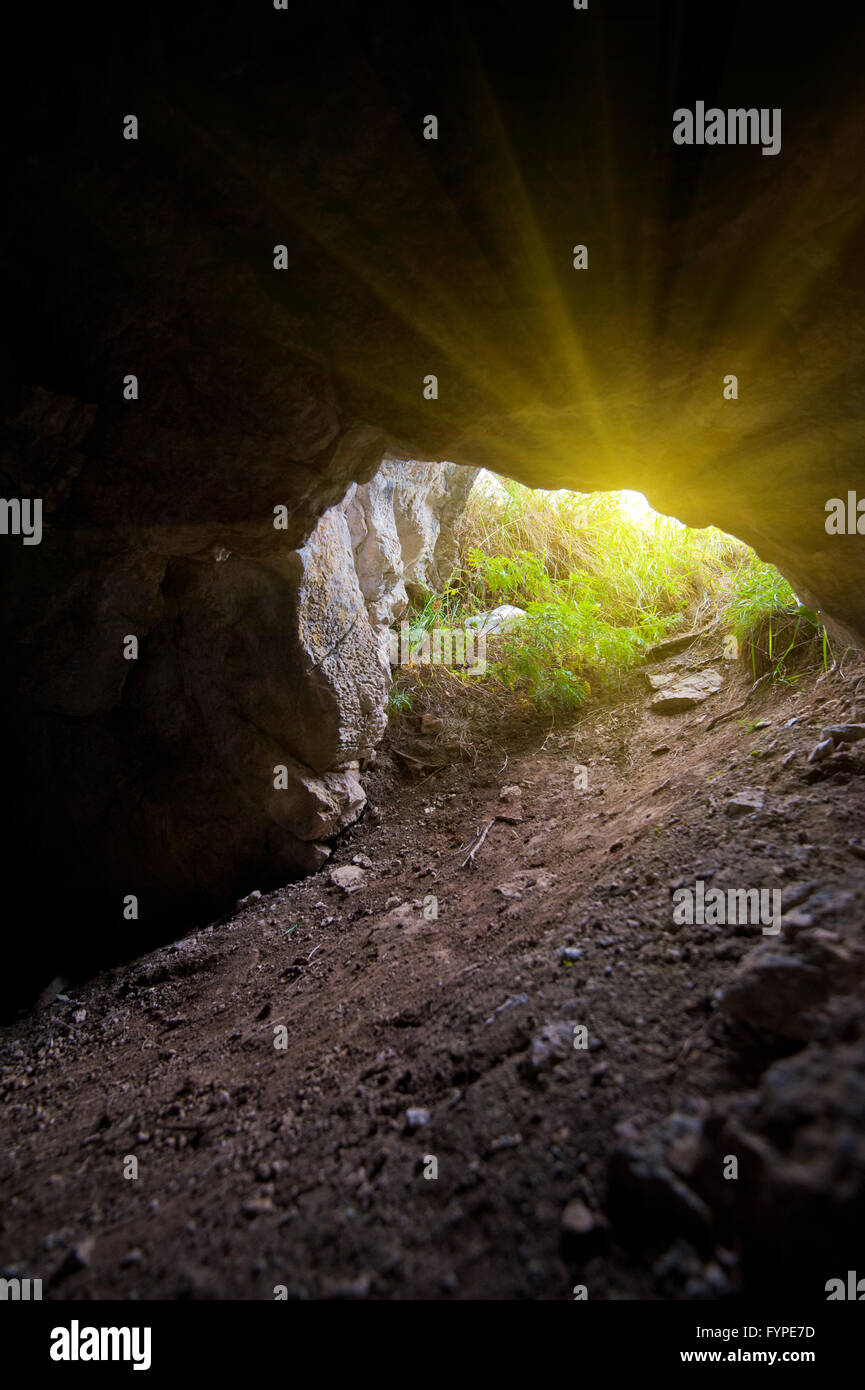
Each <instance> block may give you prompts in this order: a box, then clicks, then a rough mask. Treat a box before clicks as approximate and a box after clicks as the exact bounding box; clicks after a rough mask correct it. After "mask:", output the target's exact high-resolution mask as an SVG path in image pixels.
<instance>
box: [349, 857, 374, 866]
mask: <svg viewBox="0 0 865 1390" xmlns="http://www.w3.org/2000/svg"><path fill="white" fill-rule="evenodd" d="M351 862H352V864H357V865H358V866H359V867H360V868H361V869H371V868H372V860H371V859H370V857H369V855H368V854H356V855H355V856H354V858H353V859H352V861H351Z"/></svg>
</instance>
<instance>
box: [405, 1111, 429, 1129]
mask: <svg viewBox="0 0 865 1390" xmlns="http://www.w3.org/2000/svg"><path fill="white" fill-rule="evenodd" d="M405 1122H406V1124H407V1125H408V1128H409V1129H423V1127H424V1125H428V1124H429V1122H430V1113H429V1111H428V1110H424V1109H423V1107H422V1106H412V1107H411V1109H409V1110H407V1111H406V1112H405Z"/></svg>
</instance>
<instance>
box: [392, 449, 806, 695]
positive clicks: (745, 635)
mask: <svg viewBox="0 0 865 1390" xmlns="http://www.w3.org/2000/svg"><path fill="white" fill-rule="evenodd" d="M457 540H458V546H459V551H458V560H457V564H456V566H455V569H454V571H453V573H452V575H451V576H450V578H449V580H448V583H447V584H446V586H445V588H444V590H443V592H442V593H440V594H428V595H427V597H426V600H425V602H424V604H423V606H422V607H419V608H417V609H416V610H415V611H414V612H413V613H412V614H411V615H410V617H409V624H410V627H409V633H410V640H411V643H412V645H414V644H415V643H419V642H420V640H421V638H422V637H423V634H424V633H425V632H426V631H428V630H429V629H431V628H433V627H450V628H455V627H458V626H462V625H463V624H464V622H465V620H466V618H467V617H469V616H471V615H472V614H474V613H478V612H482V611H484V610H488V609H490V608H494V607H496V606H497V605H499V604H502V603H511V604H515V605H516V606H517V607H520V608H523V609H525V611H526V613H527V614H528V616H527V618H526V620H525V621H524V622H523V623H521V624H520V625H519V626H518V627H517V628H515V629H514V630H513V631H512V632H511V633H510V634H508V635H507V636H506V637H504V638H503V639H502V640H501V643H500V646H499V647H498V648H497V651H496V660H495V661H494V662H492V663H491V664H490V667H489V671H490V675H491V676H493V677H494V678H495V679H496V680H498V681H499V682H501V683H502V684H503V685H505V686H506V687H507V688H509V689H510V690H512V691H514V692H517V693H518V694H520V695H522V696H524V697H526V698H527V699H529V700H530V701H531V702H532V703H533V704H534V705H535V706H537V707H538V708H539V709H541V710H543V711H572V710H574V709H576V708H578V707H579V706H580V705H581V704H583V703H584V702H585V701H586V700H587V699H588V698H589V696H590V695H591V694H593V693H594V692H595V691H599V690H606V691H610V690H615V689H617V688H618V687H620V686H621V684H622V682H623V680H624V678H625V676H626V675H627V673H628V672H629V671H630V670H631V668H632V667H633V666H634V665H635V664H636V663H637V662H639V661H640V659H641V658H642V657H643V655H644V654H645V652H646V650H647V648H648V647H650V646H651V645H652V644H653V643H654V642H657V641H658V639H659V638H661V637H663V636H665V635H666V634H668V633H670V632H675V631H676V630H682V631H685V630H689V629H692V628H694V627H706V626H717V627H719V628H721V630H722V631H723V632H725V633H732V634H733V635H734V636H735V637H736V639H737V641H738V642H739V643H740V647H742V648H743V649H744V653H745V655H746V659H749V660H750V661H751V664H752V667H753V670H754V673H755V678H756V673H757V665H758V654H759V664H761V665H765V662H766V661H767V660H768V662H769V667H770V669H772V671H773V675H774V678H775V679H778V680H795V679H796V678H797V677H796V675H795V674H794V673H792V671H791V669H790V667H791V664H792V663H791V658H792V656H793V654H794V653H796V652H798V651H799V650H800V649H801V648H802V647H803V646H807V645H808V644H809V643H812V642H813V639H814V638H815V636H816V635H819V634H822V640H823V660H824V664H825V662H826V660H827V656H828V650H829V648H828V639H827V638H826V636H825V629H823V628H822V625H821V623H820V619H819V616H818V615H817V614H815V613H813V612H811V610H808V609H806V608H804V607H803V606H802V605H801V604H799V602H798V600H797V599H796V596H795V594H794V593H793V590H792V589H791V588H790V585H789V584H788V583H787V581H786V580H785V579H784V578H783V576H782V575H781V574H780V573H779V572H778V570H776V569H775V568H774V566H772V565H769V564H765V563H763V562H762V561H761V560H759V559H758V557H757V556H756V555H755V554H754V552H753V551H752V550H750V549H749V547H748V546H746V545H744V544H743V543H742V542H741V541H738V540H736V539H734V538H733V537H731V536H728V535H726V534H725V533H724V532H722V531H719V530H717V529H716V528H715V527H707V528H705V529H702V530H694V529H690V528H687V527H684V526H681V525H679V524H678V523H677V522H675V521H674V520H673V519H672V518H669V517H663V516H658V515H655V514H653V513H650V514H649V515H648V516H647V517H646V518H645V519H640V518H636V519H635V518H634V516H633V515H631V514H630V513H629V511H628V509H627V507H626V505H625V499H624V497H623V495H622V494H621V493H593V494H584V493H575V492H565V491H560V492H543V491H533V490H532V489H530V488H527V487H524V486H523V485H522V484H521V483H517V482H514V481H513V480H511V479H505V478H498V479H492V478H491V477H490V476H489V475H486V476H485V475H482V481H481V482H480V483H479V485H478V486H476V487H475V488H474V489H473V491H472V493H471V495H470V497H469V501H468V505H467V507H466V510H465V512H464V514H463V516H462V518H461V520H460V522H459V524H458V530H457ZM764 647H765V648H766V651H764V650H763V649H764ZM470 679H471V678H470ZM390 707H391V709H392V711H394V712H397V711H398V710H400V709H405V708H407V707H410V705H409V706H406V705H405V704H404V703H400V702H399V698H397V699H395V700H392V701H391V706H390Z"/></svg>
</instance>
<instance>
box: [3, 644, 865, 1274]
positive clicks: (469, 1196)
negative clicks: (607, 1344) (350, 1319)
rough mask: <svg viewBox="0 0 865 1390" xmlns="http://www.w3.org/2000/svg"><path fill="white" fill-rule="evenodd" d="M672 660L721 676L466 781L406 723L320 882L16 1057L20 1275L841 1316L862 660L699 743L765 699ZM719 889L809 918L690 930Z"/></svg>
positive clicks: (853, 1212)
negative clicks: (349, 871) (847, 736)
mask: <svg viewBox="0 0 865 1390" xmlns="http://www.w3.org/2000/svg"><path fill="white" fill-rule="evenodd" d="M682 665H684V666H686V667H688V668H689V669H693V668H695V667H701V666H702V667H703V668H704V669H709V668H711V669H713V670H717V671H718V672H720V674H721V676H722V678H723V685H722V688H721V689H720V691H719V692H718V693H717V694H715V695H712V696H711V697H710V698H709V699H708V700H706V701H705V702H704V703H701V704H699V705H698V706H696V707H695V708H693V709H691V710H688V711H686V712H683V713H678V714H672V715H669V714H668V715H661V714H656V713H652V712H650V710H649V700H650V697H651V691H650V690H649V686H648V683H647V681H646V675H645V672H641V673H639V674H638V676H637V677H636V678H635V680H634V682H633V684H632V687H631V689H630V690H629V692H628V694H627V696H626V697H625V698H624V699H623V700H622V702H621V703H619V704H617V705H614V706H610V705H604V706H603V707H597V708H592V707H591V706H589V707H587V708H586V709H585V710H584V711H583V712H582V713H581V714H579V715H578V716H576V717H575V718H574V720H573V723H572V724H571V725H570V726H560V727H558V728H555V729H553V730H549V727H548V726H544V727H541V726H539V725H537V724H532V725H529V726H528V727H526V726H525V725H523V726H522V728H521V729H520V730H519V731H518V732H514V730H513V729H511V728H510V727H509V726H506V725H505V724H504V723H503V724H502V726H501V728H500V729H497V728H489V729H487V730H486V731H485V732H486V735H487V739H488V745H489V748H490V749H491V751H488V752H487V753H486V754H485V755H484V756H481V757H479V758H478V760H477V762H476V763H473V762H472V761H471V760H468V761H467V760H465V759H455V760H453V761H450V760H449V759H450V752H449V743H448V739H449V732H448V720H447V716H446V714H445V716H444V723H443V728H442V729H441V730H440V731H438V732H433V733H431V734H427V735H422V734H421V733H420V730H419V720H418V712H419V711H418V709H417V707H416V709H415V712H414V713H412V714H404V715H402V716H400V717H399V718H398V719H397V720H395V721H394V722H393V725H392V729H391V732H390V734H389V736H388V740H387V742H386V744H385V746H384V747H383V749H382V750H380V752H379V754H378V757H377V760H376V762H375V764H374V766H373V767H372V768H371V769H369V770H368V772H367V773H366V774H365V781H366V783H367V787H368V791H369V795H370V798H371V804H370V806H369V807H368V808H367V810H366V812H365V813H364V815H363V818H362V819H361V820H360V821H359V823H358V824H357V825H356V826H355V827H353V829H352V830H351V831H349V832H348V833H346V834H345V835H343V836H342V838H341V839H340V840H339V842H338V843H337V844H336V846H335V848H334V853H333V857H332V860H331V861H330V863H329V864H328V865H327V867H326V868H325V869H324V870H322V871H321V872H320V873H319V874H317V875H316V876H315V877H313V878H310V879H307V880H305V881H303V882H300V883H297V884H294V885H289V886H287V887H285V888H283V889H280V890H279V891H277V892H275V893H271V894H267V895H265V896H263V897H260V898H257V899H254V900H253V901H252V902H250V903H249V904H248V905H247V906H246V907H244V908H242V909H241V910H239V911H238V913H237V915H236V916H234V917H232V918H229V919H226V920H223V921H221V922H219V923H216V924H214V925H212V926H209V927H207V928H206V929H205V930H202V931H198V932H196V933H195V934H193V935H190V936H189V937H187V938H186V939H184V940H180V941H178V942H176V944H174V945H171V946H168V947H167V948H164V949H161V950H157V951H154V952H153V953H151V954H149V955H147V956H146V957H143V958H141V959H138V960H136V961H134V962H132V963H130V964H128V965H125V966H123V967H122V968H118V969H114V970H112V971H109V972H106V973H105V974H104V975H102V976H100V977H98V978H96V979H94V980H91V981H89V982H87V983H83V984H77V985H75V986H68V985H67V986H66V987H65V988H64V987H63V986H62V985H58V986H57V987H58V988H59V989H60V993H58V994H56V997H54V998H53V999H51V1000H49V999H47V998H46V999H43V1002H42V1005H41V1006H40V1008H39V1010H38V1011H37V1012H35V1013H34V1014H32V1015H31V1016H29V1017H28V1018H26V1019H24V1020H21V1021H19V1022H18V1023H16V1024H14V1025H11V1026H8V1027H6V1028H4V1029H3V1030H2V1031H0V1062H2V1072H0V1090H2V1101H3V1111H2V1115H3V1139H2V1154H0V1187H2V1192H3V1194H4V1201H3V1207H2V1220H0V1264H2V1266H3V1267H4V1268H3V1273H4V1275H6V1276H11V1275H13V1274H16V1273H17V1274H20V1275H22V1276H25V1277H26V1276H29V1277H31V1278H37V1277H41V1278H42V1279H43V1280H44V1281H45V1283H46V1289H45V1296H46V1297H49V1298H54V1299H65V1298H69V1299H79V1298H83V1299H93V1298H126V1299H177V1298H195V1299H206V1298H243V1299H273V1298H274V1297H275V1296H283V1295H284V1296H287V1297H289V1298H375V1299H401V1298H423V1299H441V1298H445V1299H448V1298H449V1299H477V1298H487V1299H489V1298H492V1299H505V1298H531V1299H572V1298H573V1297H574V1296H575V1293H574V1289H575V1287H577V1288H578V1289H579V1286H585V1289H586V1292H587V1295H588V1297H590V1298H596V1299H622V1298H641V1299H645V1298H648V1299H659V1298H661V1299H664V1298H673V1299H682V1298H687V1299H691V1298H709V1299H712V1298H726V1297H735V1296H736V1295H737V1294H740V1293H743V1294H745V1295H748V1296H751V1297H757V1298H760V1297H765V1298H766V1299H772V1298H775V1297H777V1294H778V1293H779V1292H782V1291H785V1290H789V1289H792V1288H795V1289H796V1290H797V1291H798V1292H799V1293H800V1294H801V1295H802V1296H804V1297H805V1298H807V1299H810V1298H814V1299H823V1298H825V1294H824V1292H823V1289H824V1285H825V1282H826V1280H827V1279H829V1278H831V1277H834V1276H838V1275H840V1276H844V1275H845V1274H846V1271H847V1269H848V1268H856V1265H855V1263H853V1264H850V1263H848V1257H849V1258H854V1259H855V1240H853V1237H854V1236H855V1235H856V1231H855V1223H856V1222H857V1221H858V1222H859V1223H860V1227H859V1228H860V1230H861V1220H862V1216H863V1212H865V1137H863V1136H865V1010H863V1005H862V1002H861V999H862V978H863V973H865V936H863V924H865V776H863V774H865V742H861V743H860V742H844V741H840V742H837V743H832V744H830V746H829V748H828V749H824V750H823V755H822V756H818V757H817V758H815V759H814V761H810V762H809V755H810V754H811V752H812V750H813V749H814V747H815V745H816V744H818V742H820V741H821V731H822V730H823V729H824V728H826V726H828V725H842V724H845V723H855V722H856V721H857V720H858V718H859V717H860V715H863V714H865V699H863V700H862V702H861V705H860V708H859V709H857V706H856V693H855V692H856V688H857V682H858V681H859V679H860V678H861V677H862V674H863V667H862V665H861V663H860V665H859V666H858V667H856V668H855V669H854V667H852V666H851V667H850V668H846V667H845V668H844V670H843V672H842V671H836V672H834V673H832V674H830V675H829V676H827V677H825V678H824V679H823V680H822V681H819V682H818V681H817V675H816V674H811V675H809V676H808V677H806V678H803V679H802V680H801V681H800V682H799V683H798V684H797V685H795V686H789V685H787V686H772V684H771V683H770V682H766V683H764V685H763V686H761V687H760V688H759V689H758V690H757V691H756V692H754V693H753V695H752V696H751V698H750V700H749V701H748V702H747V704H746V705H745V707H744V709H743V710H741V711H738V712H736V713H735V714H732V715H731V716H730V717H729V718H726V719H724V720H722V721H721V722H720V723H718V724H717V725H715V726H714V727H712V728H709V725H710V722H711V721H712V719H713V718H714V717H715V716H716V715H718V714H720V713H722V712H723V711H724V710H727V709H730V708H732V707H733V706H735V705H738V704H739V703H740V702H742V701H744V700H745V697H746V696H747V695H748V692H749V690H750V689H751V680H750V676H749V673H748V672H747V671H746V670H745V668H744V666H743V664H741V663H738V664H736V663H731V662H724V661H723V660H722V659H720V656H719V654H718V651H717V650H716V649H714V648H710V649H706V648H700V647H698V648H696V649H692V650H691V651H689V652H686V653H684V654H683V655H682V656H675V657H672V658H670V659H668V660H667V661H666V662H665V663H661V664H656V665H655V666H653V667H651V668H649V667H647V668H646V671H649V670H651V671H653V672H658V671H665V670H675V669H676V668H677V667H678V666H682ZM817 674H819V672H818V673H817ZM427 722H429V721H427ZM433 727H434V729H436V728H437V726H433ZM424 748H427V749H428V751H429V759H428V760H426V759H425V757H424V754H423V749H424ZM396 749H399V750H400V752H401V753H402V756H400V754H399V753H397V752H396V751H395V750H396ZM407 749H410V750H411V751H410V752H406V750H407ZM419 750H420V751H419ZM412 757H414V758H415V759H417V763H413V762H412V761H411V760H410V759H411V758H412ZM578 766H583V767H585V768H586V785H585V787H583V786H582V785H581V780H582V779H581V777H580V774H579V773H575V771H574V769H575V767H578ZM508 789H510V790H508ZM489 822H492V824H491V825H489V829H488V831H487V833H486V836H485V838H483V840H482V842H481V843H480V844H479V847H478V848H477V852H476V855H475V857H474V860H473V861H472V860H469V861H468V862H465V861H467V860H468V856H469V852H470V849H471V847H472V844H473V843H474V842H475V841H476V840H477V839H478V838H479V837H480V835H481V833H482V832H483V830H484V828H485V827H486V826H487V825H488V824H489ZM339 866H352V867H354V868H357V869H359V870H360V873H359V875H358V880H359V881H358V883H357V885H356V886H353V887H350V888H344V887H338V886H336V885H334V883H333V882H332V881H331V873H332V871H333V869H334V868H336V867H339ZM697 880H701V881H703V883H704V884H705V887H706V891H708V889H709V888H710V887H712V886H714V887H721V888H723V889H728V888H769V889H773V888H778V889H781V890H782V893H783V909H784V914H785V916H784V921H783V926H782V930H781V931H780V932H779V933H778V934H777V935H764V934H763V932H762V929H761V926H760V924H759V923H756V924H748V923H745V924H742V923H739V924H734V925H699V924H695V925H686V924H685V925H679V924H677V923H676V922H675V921H674V918H673V894H674V892H675V891H676V890H677V889H679V888H682V887H683V886H684V887H688V886H692V887H693V886H695V884H696V881H697ZM249 888H250V890H253V889H254V888H255V884H250V885H249ZM433 899H434V900H435V902H433ZM436 911H437V916H436V915H434V914H435V912H436ZM581 1030H585V1031H581ZM581 1043H585V1046H581V1045H580V1044H581ZM281 1044H284V1045H281ZM731 1158H733V1159H736V1160H737V1162H738V1176H734V1175H732V1174H731V1172H730V1171H729V1170H730V1168H731V1165H730V1159H731ZM133 1159H134V1160H137V1177H136V1176H135V1175H134V1170H135V1164H134V1163H133V1162H132V1161H131V1160H133ZM851 1240H853V1245H852V1247H851V1248H850V1249H848V1244H849V1242H850V1241H851ZM859 1255H860V1265H861V1241H860V1248H859ZM836 1266H837V1268H836ZM275 1291H276V1292H275ZM577 1296H579V1294H578V1295H577Z"/></svg>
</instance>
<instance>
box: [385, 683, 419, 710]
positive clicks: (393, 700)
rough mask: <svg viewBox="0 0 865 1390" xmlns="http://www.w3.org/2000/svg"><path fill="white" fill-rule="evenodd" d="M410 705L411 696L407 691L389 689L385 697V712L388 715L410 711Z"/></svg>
mask: <svg viewBox="0 0 865 1390" xmlns="http://www.w3.org/2000/svg"><path fill="white" fill-rule="evenodd" d="M411 705H412V701H411V694H410V693H409V691H407V690H396V689H393V688H392V689H391V691H390V693H389V694H388V697H387V705H386V707H385V708H386V710H387V713H388V714H403V713H405V711H406V710H410V709H411Z"/></svg>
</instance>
